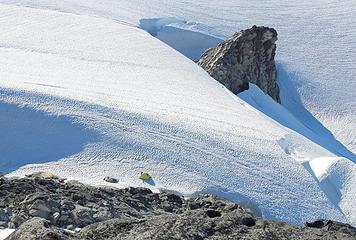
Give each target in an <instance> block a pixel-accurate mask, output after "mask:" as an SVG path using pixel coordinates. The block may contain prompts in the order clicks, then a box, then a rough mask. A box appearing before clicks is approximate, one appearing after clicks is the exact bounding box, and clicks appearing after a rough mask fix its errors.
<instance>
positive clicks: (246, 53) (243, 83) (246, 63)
mask: <svg viewBox="0 0 356 240" xmlns="http://www.w3.org/2000/svg"><path fill="white" fill-rule="evenodd" d="M276 41H277V32H276V30H275V29H273V28H268V27H256V26H253V27H252V28H250V29H247V30H243V31H241V32H237V33H235V34H234V35H233V36H232V37H231V38H229V39H227V40H226V41H225V42H223V43H221V44H219V45H218V46H217V47H215V48H211V49H209V50H207V51H206V52H205V53H204V54H203V56H202V57H201V59H200V60H199V62H198V64H199V65H200V66H201V67H202V68H204V69H205V70H206V71H207V72H208V73H209V74H210V76H212V77H213V78H214V79H216V80H217V81H219V82H220V83H222V84H223V85H224V86H226V88H228V89H229V90H230V91H232V92H233V93H235V94H237V93H240V92H242V91H244V90H247V89H248V84H249V83H254V84H256V85H257V86H259V88H261V89H262V91H264V92H265V93H266V94H268V95H270V96H271V97H272V98H273V99H274V100H275V101H277V102H280V97H279V87H278V85H277V70H276V65H275V61H274V57H275V52H276V44H275V42H276Z"/></svg>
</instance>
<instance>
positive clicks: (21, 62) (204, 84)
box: [0, 1, 355, 224]
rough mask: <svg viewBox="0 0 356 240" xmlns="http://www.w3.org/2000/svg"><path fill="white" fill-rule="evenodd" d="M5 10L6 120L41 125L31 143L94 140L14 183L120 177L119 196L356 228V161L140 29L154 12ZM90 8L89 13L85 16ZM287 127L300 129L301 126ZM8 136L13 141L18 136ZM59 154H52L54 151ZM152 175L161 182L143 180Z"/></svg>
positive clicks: (28, 168) (2, 90)
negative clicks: (139, 193)
mask: <svg viewBox="0 0 356 240" xmlns="http://www.w3.org/2000/svg"><path fill="white" fill-rule="evenodd" d="M0 2H4V3H5V2H6V4H1V3H0V5H1V8H0V13H1V14H0V16H1V17H0V27H1V29H2V32H3V34H2V35H1V36H0V52H1V56H2V61H1V62H0V69H1V70H0V71H1V83H0V108H1V109H4V110H6V109H7V108H10V109H11V111H12V112H13V113H12V114H9V115H7V114H5V115H3V116H1V121H3V122H6V124H9V125H10V123H9V122H11V124H13V125H14V126H13V127H14V128H15V129H16V125H18V127H19V128H18V129H24V131H25V130H27V129H28V128H31V126H29V127H26V126H28V125H26V124H28V123H26V121H23V120H19V119H18V118H16V115H18V116H23V117H25V118H26V119H28V120H29V122H31V121H32V120H33V121H35V122H34V123H33V124H34V126H37V124H39V125H38V126H37V129H38V131H39V132H36V133H30V134H24V132H21V133H20V138H21V139H22V138H24V139H23V142H24V143H26V142H30V141H31V140H32V139H33V138H35V137H37V136H39V139H41V138H42V136H46V134H48V135H49V136H52V137H51V138H52V139H53V134H55V133H56V132H61V134H63V136H64V138H63V139H62V140H63V141H64V142H65V141H66V138H65V137H70V136H72V134H74V139H75V138H77V137H78V138H81V139H83V141H82V142H80V143H79V144H78V146H75V149H72V150H70V151H67V152H64V150H63V155H56V156H54V157H53V158H52V159H48V160H47V161H48V162H46V163H41V164H39V162H43V158H40V157H37V155H36V154H38V153H36V151H35V149H33V151H32V150H31V151H30V152H29V155H28V156H26V158H28V159H32V160H31V162H32V163H33V164H27V163H28V161H27V160H22V159H21V160H14V161H16V162H15V163H14V162H13V161H12V162H11V164H12V165H13V166H15V165H18V166H16V167H20V166H21V167H20V168H18V169H17V170H16V171H14V172H11V173H10V174H9V176H23V175H25V174H27V173H31V172H34V171H50V172H53V173H54V174H57V175H60V176H61V177H65V178H68V179H77V180H80V181H83V182H86V183H90V184H94V185H103V184H107V183H105V182H104V181H103V178H104V177H105V176H111V177H115V178H117V179H119V183H118V184H115V185H114V186H117V187H127V186H145V187H150V188H151V189H153V190H155V191H159V190H162V189H167V190H170V191H174V192H179V193H182V194H185V195H188V196H189V195H194V194H196V193H198V192H206V191H208V192H213V193H216V194H218V195H220V196H223V197H226V198H229V199H232V200H235V201H239V200H243V201H246V202H252V203H253V206H256V207H258V208H259V209H260V210H261V212H262V215H263V216H264V217H266V218H271V219H280V220H283V221H287V222H290V223H296V224H302V223H303V222H305V221H310V220H314V219H317V218H328V219H334V220H338V221H344V222H347V221H353V220H354V216H355V212H354V210H353V209H352V208H351V207H350V206H354V205H355V199H354V198H353V196H354V194H352V189H350V186H354V183H355V178H354V177H353V176H354V172H355V169H354V164H353V163H351V162H350V161H349V160H347V159H346V158H338V156H336V155H335V154H334V153H332V152H330V151H328V150H326V149H325V148H323V147H321V146H320V145H318V144H315V143H313V142H312V141H310V140H309V139H308V138H305V137H303V135H304V136H305V134H307V135H308V134H310V133H309V132H308V131H307V130H305V129H304V128H301V129H302V130H303V131H305V134H303V133H304V132H301V133H302V135H300V134H299V133H297V132H295V130H296V129H294V128H292V129H291V127H288V126H286V125H285V124H284V126H282V125H281V124H280V123H279V121H281V119H273V118H270V117H268V116H266V115H265V112H266V111H268V112H270V113H271V114H270V115H276V114H275V112H274V111H275V110H276V109H277V107H276V106H275V105H272V109H269V108H267V107H263V103H264V102H266V101H268V100H267V99H268V98H267V97H266V96H264V95H260V96H259V97H260V100H257V101H255V104H254V103H253V102H251V101H250V100H248V99H249V97H251V96H252V97H253V94H255V93H256V92H257V94H258V89H257V90H256V91H255V92H253V91H249V92H247V93H248V94H252V95H251V96H247V97H248V98H245V100H243V99H244V97H241V98H240V97H239V96H235V95H232V94H231V93H230V92H228V91H227V90H226V89H225V88H224V87H223V86H222V85H220V84H219V83H217V82H216V81H214V80H213V79H212V78H210V77H209V76H208V74H206V73H205V72H204V71H203V70H202V69H201V68H199V67H198V66H196V64H195V63H193V62H192V61H191V60H189V59H187V58H186V57H184V56H183V55H181V54H179V53H177V52H176V51H175V50H173V49H172V48H171V47H168V46H167V45H166V44H164V43H162V42H161V41H158V40H157V39H155V38H153V37H152V36H151V35H150V34H148V33H147V32H145V31H143V30H141V29H139V28H137V27H135V26H133V25H134V24H133V23H136V22H138V19H143V18H146V19H147V18H149V17H150V16H147V15H146V14H143V13H142V12H144V11H143V10H140V9H138V10H137V8H129V10H127V9H126V11H124V13H122V12H120V11H121V10H119V9H122V8H121V7H123V6H128V5H122V4H123V2H120V4H121V5H120V8H115V6H116V5H115V3H114V2H112V1H107V2H110V3H111V4H113V5H110V6H111V8H108V9H109V10H108V9H106V10H107V11H104V10H103V9H102V8H103V6H104V5H105V4H106V2H105V3H103V5H99V4H97V3H96V1H86V2H85V3H84V2H81V1H76V3H77V4H78V5H76V6H74V5H71V4H72V3H73V1H70V2H63V1H59V2H57V1H52V2H48V3H46V1H41V2H40V3H39V2H37V1H32V2H28V3H26V1H0ZM23 4H28V5H29V6H31V7H25V6H23ZM36 4H37V5H36ZM85 4H89V5H90V7H87V8H84V7H83V8H81V7H80V6H82V5H85ZM130 4H131V3H130ZM15 5H17V6H15ZM113 6H114V8H113ZM112 9H116V10H117V11H118V12H117V13H113V10H112ZM123 9H125V7H124V8H123ZM129 12H130V13H131V14H132V16H130V17H128V18H127V15H126V14H127V13H129ZM140 12H141V13H142V14H141V13H140ZM120 14H122V15H120ZM94 15H95V16H94ZM113 15H115V17H113ZM148 15H149V14H148ZM137 16H140V17H139V18H137ZM156 16H157V15H156ZM118 19H119V20H118ZM132 19H134V21H133V20H132ZM171 24H174V25H175V27H176V24H183V25H184V24H185V23H184V22H183V23H179V22H178V23H177V22H176V23H170V24H168V25H171ZM141 25H142V24H141ZM195 25H199V24H195ZM165 26H166V25H165ZM182 29H184V28H182ZM208 31H211V30H208ZM203 32H204V31H203ZM191 34H192V35H194V36H195V37H196V36H198V37H199V38H198V39H200V37H201V36H200V35H195V34H194V33H189V34H188V36H191ZM157 35H159V33H158V34H157ZM207 35H208V34H207ZM176 36H177V37H178V36H179V35H176ZM211 36H214V34H212V35H211ZM208 43H210V40H209V41H208ZM194 56H197V55H194ZM256 105H257V106H260V107H256ZM9 106H11V107H9ZM266 109H269V110H266ZM277 110H278V109H277ZM278 111H281V112H283V111H284V110H283V109H279V110H278ZM24 114H25V115H24ZM283 116H288V113H287V112H283ZM284 118H285V117H283V119H284ZM14 119H15V121H14ZM57 120H58V121H57ZM299 120H300V119H299ZM283 121H284V122H287V124H292V125H293V123H292V122H293V121H296V120H295V119H293V118H292V117H291V118H289V117H287V118H285V119H284V120H283ZM42 122H43V123H44V127H43V128H40V123H42ZM293 126H294V125H293ZM297 127H298V128H299V125H298V126H297ZM73 130H74V131H73ZM4 134H5V135H4V136H3V137H4V139H11V138H12V137H13V136H11V133H10V132H7V133H6V132H5V133H4ZM21 134H22V135H21ZM83 136H85V137H83ZM82 137H83V138H82ZM307 137H308V136H307ZM26 138H27V139H26ZM33 140H35V139H33ZM62 140H61V139H59V140H58V141H62ZM34 143H36V142H34ZM49 143H50V142H49ZM54 143H56V142H54ZM34 145H36V146H39V145H41V144H34ZM0 146H1V147H2V149H0V151H5V147H4V146H5V145H0ZM11 147H14V145H11ZM58 149H61V148H58V147H57V146H56V144H49V145H48V153H51V152H53V153H56V152H57V151H60V150H58ZM39 150H40V148H39ZM11 151H15V150H14V149H10V152H11ZM9 156H13V155H12V154H9ZM0 158H1V156H0ZM326 158H327V159H329V158H332V159H336V160H337V161H338V162H339V161H340V163H342V164H340V165H335V164H332V165H331V167H330V168H328V169H330V170H328V171H326V172H328V173H330V174H331V175H330V178H328V177H327V176H329V175H327V174H326V175H325V174H324V175H323V177H322V178H320V177H319V175H318V174H317V170H318V169H319V166H320V165H319V163H318V164H317V165H316V166H315V164H314V165H313V164H312V161H313V160H314V159H319V160H318V162H319V161H320V159H326ZM336 160H335V161H336ZM0 161H1V163H3V162H6V160H5V159H4V158H1V159H0ZM309 162H310V163H309ZM305 163H309V165H310V166H311V169H312V171H310V169H309V168H308V167H307V166H306V164H305ZM25 164H27V165H25ZM333 166H337V168H336V169H335V170H333V169H334V168H333ZM7 167H8V168H9V169H10V168H11V166H9V165H8V164H7V165H6V166H3V168H5V169H6V168H7ZM346 169H347V171H344V172H343V173H344V174H345V175H340V174H338V171H339V170H346ZM142 170H144V171H148V172H150V173H151V174H152V176H153V179H154V181H153V182H151V183H143V182H141V181H140V180H139V179H138V173H139V172H141V171H142ZM325 179H328V181H327V183H326V187H324V182H325V181H324V180H325ZM340 182H342V183H343V184H341V185H340V184H338V183H340ZM330 184H331V185H333V187H330V186H331V185H330ZM328 189H332V190H333V191H336V190H337V191H339V192H340V194H341V195H340V196H341V198H336V199H333V198H331V196H329V195H328V194H329V193H328Z"/></svg>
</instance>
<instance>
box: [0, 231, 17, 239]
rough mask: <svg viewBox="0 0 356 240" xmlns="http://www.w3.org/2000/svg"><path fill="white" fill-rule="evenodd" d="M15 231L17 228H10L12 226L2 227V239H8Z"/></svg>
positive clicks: (0, 236)
mask: <svg viewBox="0 0 356 240" xmlns="http://www.w3.org/2000/svg"><path fill="white" fill-rule="evenodd" d="M14 231H15V229H10V228H5V229H0V240H4V239H6V238H7V237H8V236H10V234H11V233H13V232H14Z"/></svg>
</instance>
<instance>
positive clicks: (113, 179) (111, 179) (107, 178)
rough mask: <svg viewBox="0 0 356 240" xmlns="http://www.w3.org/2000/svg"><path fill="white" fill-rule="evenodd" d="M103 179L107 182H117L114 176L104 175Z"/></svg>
mask: <svg viewBox="0 0 356 240" xmlns="http://www.w3.org/2000/svg"><path fill="white" fill-rule="evenodd" d="M104 181H105V182H108V183H118V180H117V179H116V178H112V177H105V178H104Z"/></svg>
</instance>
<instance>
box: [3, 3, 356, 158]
mask: <svg viewBox="0 0 356 240" xmlns="http://www.w3.org/2000/svg"><path fill="white" fill-rule="evenodd" d="M0 2H3V3H6V4H12V5H23V6H29V7H32V8H43V9H51V10H52V11H59V12H68V13H74V14H82V15H91V16H96V17H102V18H109V19H113V20H115V21H118V22H121V23H122V22H124V23H125V24H129V25H132V24H134V25H138V24H139V21H140V19H149V18H151V19H153V18H163V19H166V18H165V17H173V18H178V19H182V20H185V21H192V22H198V23H200V24H201V25H200V26H204V25H205V26H210V27H207V28H205V29H204V30H203V29H199V31H197V32H200V33H201V32H202V33H205V34H208V35H211V36H217V37H219V38H220V37H221V36H222V35H223V36H225V37H229V36H231V35H232V34H233V33H235V32H237V31H240V30H242V29H246V28H250V27H251V26H252V25H264V26H268V27H273V28H275V29H277V31H278V35H279V40H278V46H277V58H276V60H277V62H279V63H280V65H279V67H280V68H283V69H282V70H283V71H286V72H287V74H288V75H289V77H290V79H288V80H289V81H288V82H289V84H290V86H289V87H288V88H289V89H292V90H295V92H296V93H297V95H293V96H288V95H286V96H287V98H288V99H284V101H282V104H283V105H284V106H286V107H287V108H288V109H289V111H291V112H292V113H293V114H294V115H295V116H296V117H298V118H299V119H300V120H301V121H304V122H305V123H306V124H308V121H310V118H309V117H308V114H309V112H310V113H311V114H312V115H313V116H314V117H315V118H317V119H318V120H319V121H320V122H321V123H322V124H323V125H324V126H325V127H326V128H327V129H329V130H330V131H331V133H332V134H333V135H334V136H335V138H336V139H337V140H339V141H341V143H343V144H344V145H345V146H346V147H347V148H348V149H349V150H350V151H351V152H353V153H354V154H355V151H356V143H355V139H356V126H355V118H356V105H355V92H356V81H355V79H354V76H355V75H356V68H355V56H356V52H355V51H356V50H355V49H356V31H355V29H354V27H353V26H355V25H356V4H354V2H353V1H346V0H341V1H332V0H317V1H305V0H302V1H293V2H292V1H288V2H286V1H283V0H273V1H259V0H221V1H219V2H214V4H212V3H211V2H210V1H206V0H194V1H178V0H173V1H162V0H151V1H141V0H121V1H114V0H103V1H100V3H98V1H97V0H74V1H72V0H66V1H63V0H36V1H33V0H22V1H19V0H1V1H0ZM311 23H313V24H311ZM183 29H184V27H183ZM281 81H283V79H281ZM282 94H283V91H282ZM299 98H300V99H299ZM282 100H283V99H282ZM299 100H300V101H299ZM296 101H297V102H296ZM283 102H284V103H283ZM303 108H306V110H307V111H303ZM312 122H314V121H312ZM313 126H314V125H313V124H312V125H310V126H309V127H313ZM317 129H318V128H317Z"/></svg>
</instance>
